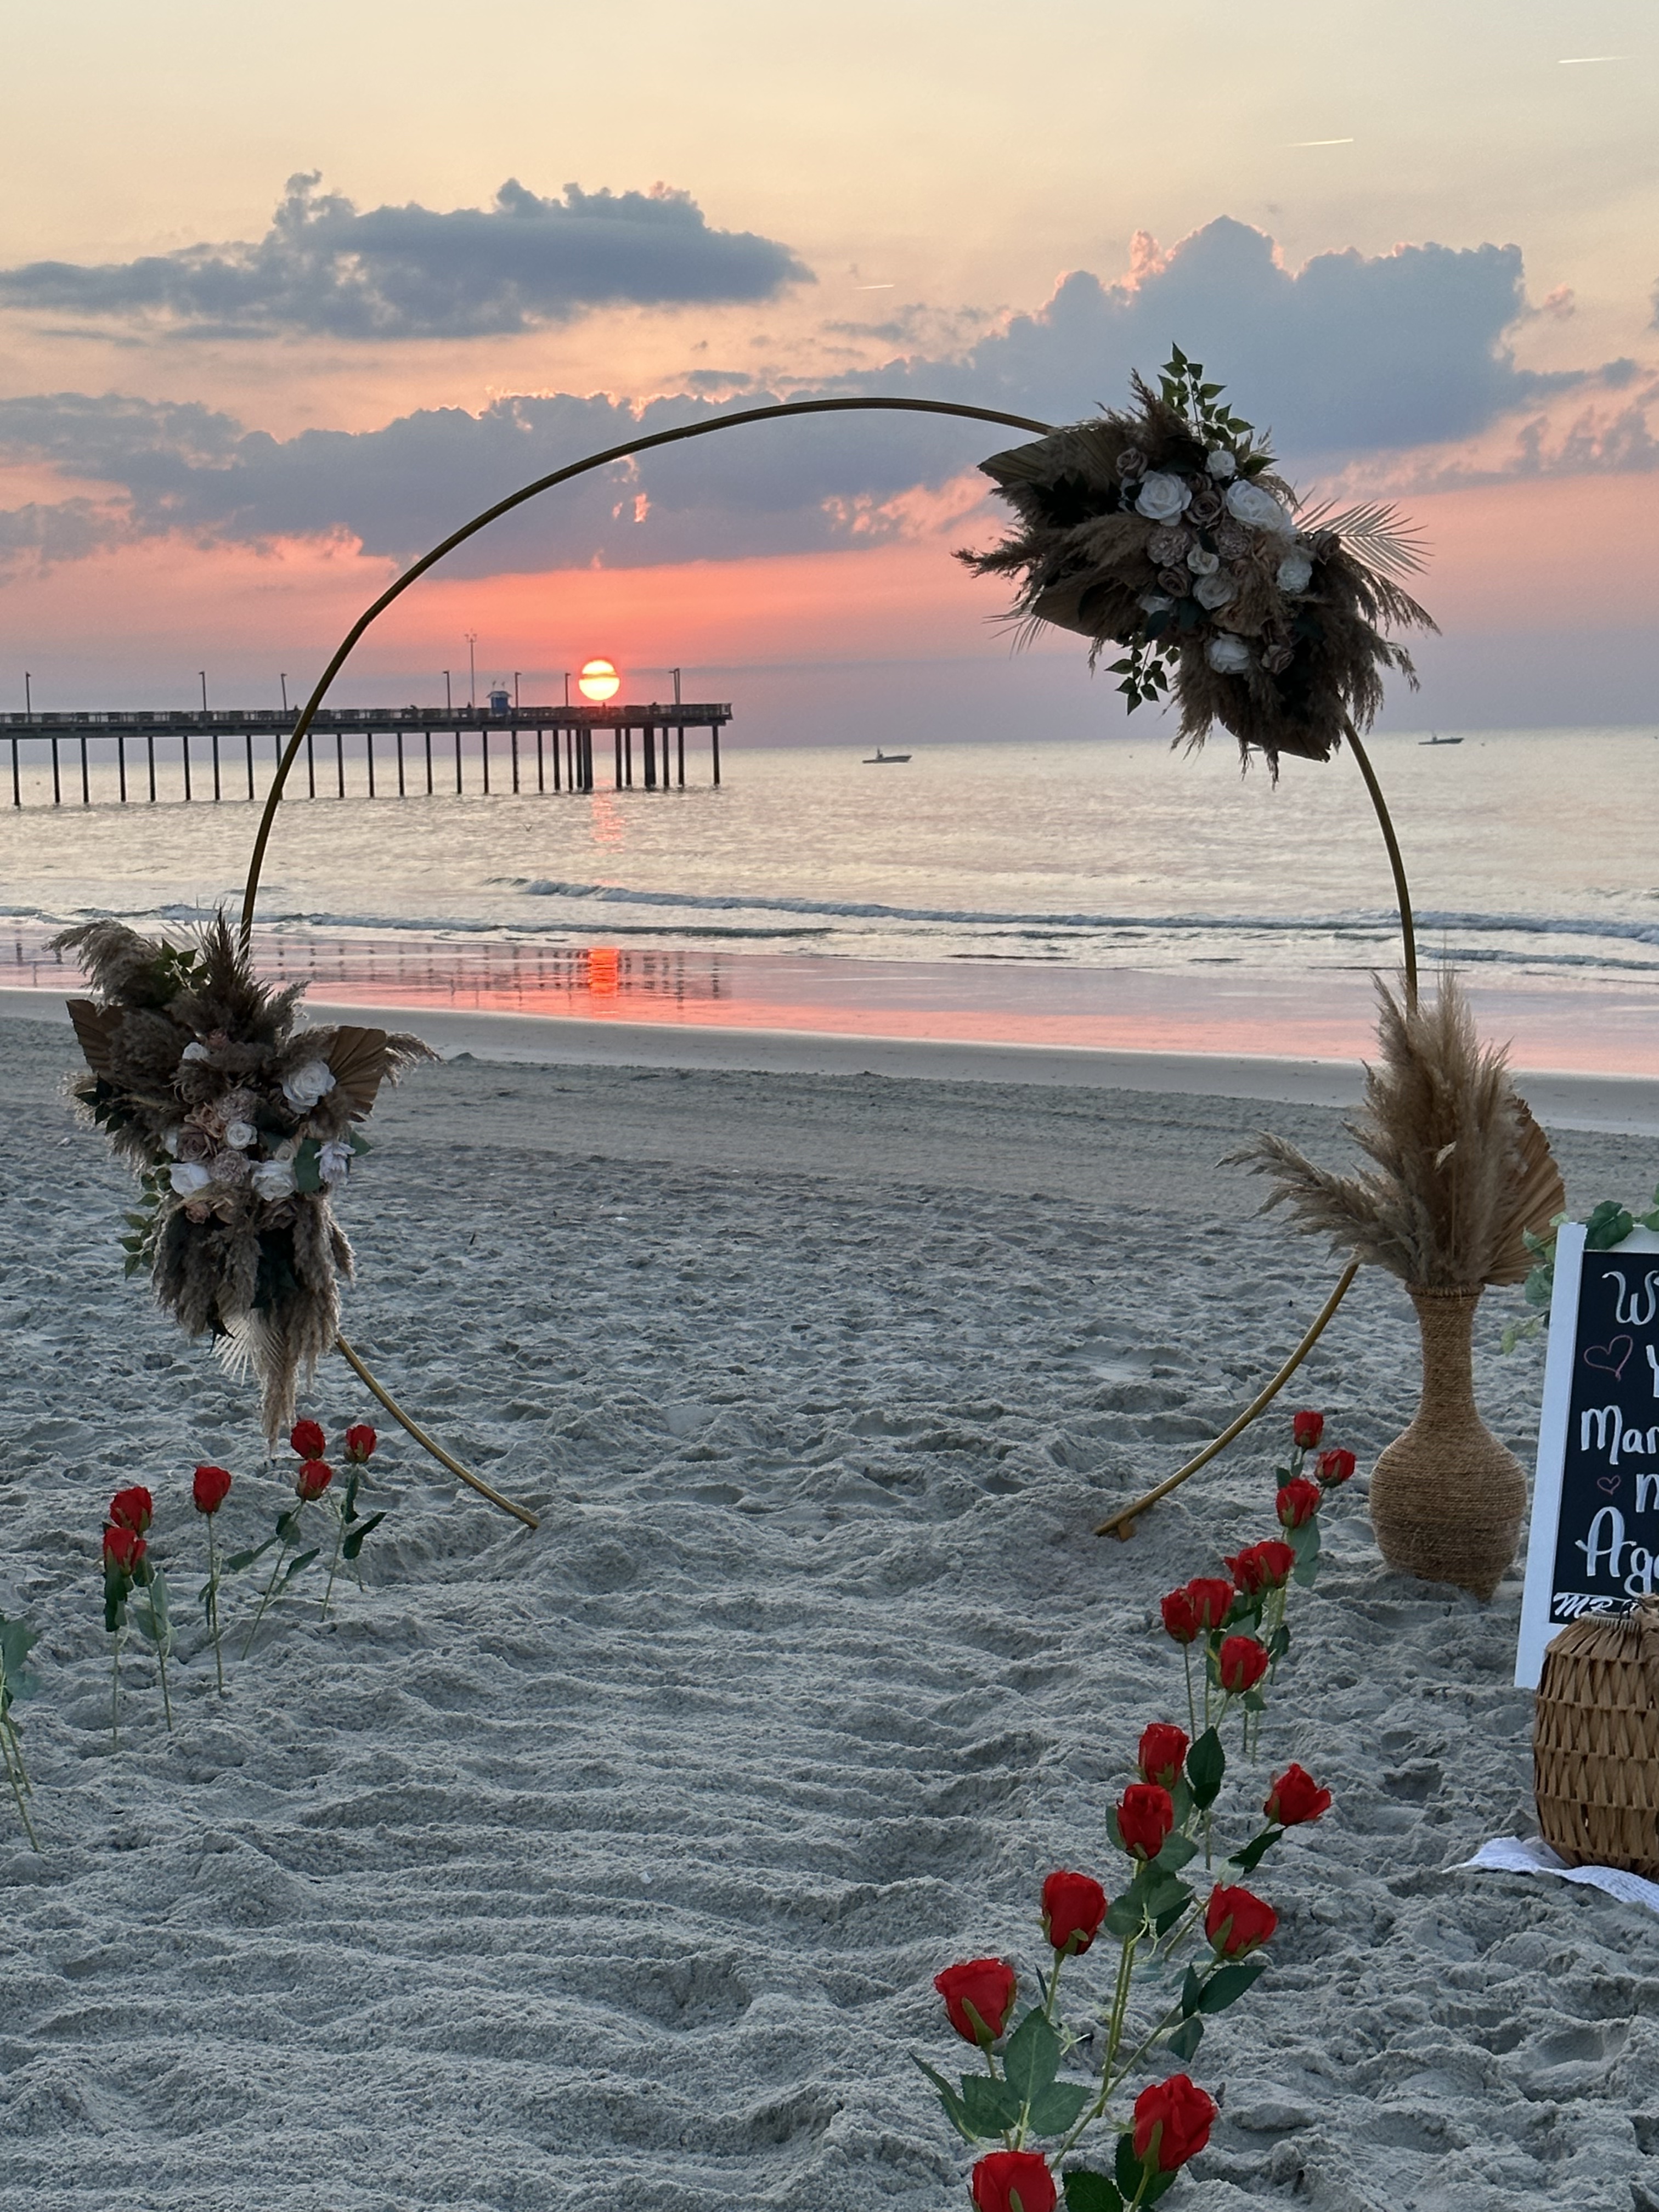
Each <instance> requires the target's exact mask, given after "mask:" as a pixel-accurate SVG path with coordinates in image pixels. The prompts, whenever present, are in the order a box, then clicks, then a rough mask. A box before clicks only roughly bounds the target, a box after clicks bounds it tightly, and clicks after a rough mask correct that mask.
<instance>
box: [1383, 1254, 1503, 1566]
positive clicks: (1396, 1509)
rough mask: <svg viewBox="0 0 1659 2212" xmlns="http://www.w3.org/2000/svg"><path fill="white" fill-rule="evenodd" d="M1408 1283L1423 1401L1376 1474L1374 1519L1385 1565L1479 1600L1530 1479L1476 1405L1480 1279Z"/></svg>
mask: <svg viewBox="0 0 1659 2212" xmlns="http://www.w3.org/2000/svg"><path fill="white" fill-rule="evenodd" d="M1407 1288H1408V1289H1409V1290H1410V1291H1411V1299H1412V1304H1413V1305H1414V1306H1415V1307H1416V1309H1417V1320H1418V1326H1419V1329H1420V1331H1421V1333H1422V1338H1423V1398H1422V1402H1421V1404H1420V1405H1419V1407H1418V1409H1417V1418H1416V1419H1415V1420H1414V1421H1413V1423H1412V1425H1411V1426H1410V1428H1408V1429H1407V1431H1406V1432H1405V1434H1404V1435H1403V1436H1400V1437H1395V1440H1394V1442H1393V1443H1391V1444H1389V1447H1388V1448H1387V1449H1386V1450H1385V1451H1384V1452H1383V1455H1382V1456H1381V1457H1380V1458H1379V1459H1378V1461H1377V1462H1376V1468H1375V1470H1374V1471H1373V1473H1372V1475H1371V1498H1370V1504H1371V1525H1372V1527H1373V1528H1375V1529H1376V1541H1377V1546H1378V1548H1379V1549H1380V1550H1381V1552H1382V1553H1383V1558H1384V1559H1386V1560H1387V1561H1388V1563H1389V1565H1390V1566H1391V1567H1397V1568H1398V1569H1400V1571H1401V1572H1402V1573H1405V1574H1412V1575H1420V1576H1421V1577H1423V1579H1424V1580H1425V1582H1431V1583H1455V1584H1456V1585H1457V1587H1458V1588H1459V1589H1466V1590H1472V1591H1473V1592H1474V1595H1475V1596H1476V1597H1478V1598H1480V1599H1482V1600H1483V1601H1484V1600H1486V1599H1487V1598H1490V1597H1491V1595H1492V1592H1493V1591H1494V1590H1495V1589H1497V1588H1498V1583H1499V1582H1500V1581H1501V1580H1502V1579H1503V1577H1504V1570H1505V1569H1506V1568H1507V1567H1508V1566H1509V1565H1510V1563H1511V1562H1512V1561H1513V1559H1514V1558H1515V1554H1516V1547H1517V1545H1518V1544H1519V1542H1520V1541H1521V1522H1522V1516H1523V1515H1524V1514H1525V1512H1526V1510H1527V1479H1526V1476H1525V1474H1523V1473H1522V1468H1521V1462H1520V1461H1519V1460H1517V1459H1516V1456H1515V1454H1514V1453H1513V1452H1511V1451H1508V1450H1506V1449H1504V1446H1503V1445H1502V1444H1500V1443H1498V1439H1497V1437H1495V1436H1493V1434H1492V1431H1491V1430H1490V1429H1489V1428H1488V1427H1487V1426H1486V1423H1485V1422H1484V1421H1483V1420H1482V1419H1481V1418H1480V1413H1479V1412H1478V1411H1477V1409H1476V1407H1475V1402H1474V1351H1473V1334H1474V1310H1475V1308H1476V1306H1477V1305H1479V1304H1480V1285H1478V1284H1477V1285H1473V1286H1471V1287H1468V1288H1465V1289H1462V1290H1447V1291H1441V1290H1426V1289H1423V1288H1421V1287H1419V1285H1415V1284H1411V1285H1407Z"/></svg>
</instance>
